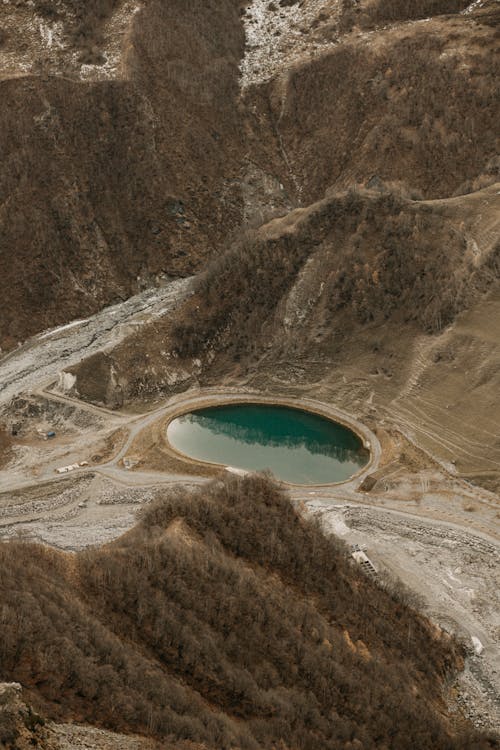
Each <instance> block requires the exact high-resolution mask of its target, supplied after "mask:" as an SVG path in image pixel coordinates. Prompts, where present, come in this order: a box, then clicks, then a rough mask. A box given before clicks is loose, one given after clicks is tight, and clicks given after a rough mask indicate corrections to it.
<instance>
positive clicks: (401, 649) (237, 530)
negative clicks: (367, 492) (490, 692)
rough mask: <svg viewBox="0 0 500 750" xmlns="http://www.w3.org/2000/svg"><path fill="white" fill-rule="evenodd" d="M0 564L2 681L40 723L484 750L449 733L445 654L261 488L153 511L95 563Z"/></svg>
mask: <svg viewBox="0 0 500 750" xmlns="http://www.w3.org/2000/svg"><path fill="white" fill-rule="evenodd" d="M0 554H1V557H2V567H3V568H4V569H5V570H6V572H7V575H5V576H3V577H2V584H1V586H2V592H1V593H2V602H3V608H4V609H3V612H4V614H3V636H4V637H3V639H2V643H1V646H0V660H1V664H2V672H3V674H4V675H6V676H8V677H9V678H12V679H16V680H19V681H20V682H21V683H22V684H23V686H24V687H25V688H26V689H28V691H29V694H30V695H31V699H32V701H33V703H34V704H35V705H36V707H37V708H40V709H43V710H44V711H45V712H46V713H47V714H48V716H49V717H50V716H51V717H53V718H58V719H61V718H65V717H67V716H68V715H70V716H72V718H73V719H77V720H80V721H85V722H90V723H98V724H100V725H103V726H106V727H108V728H111V729H115V730H120V731H129V732H130V731H139V732H142V733H145V734H149V735H152V736H154V737H157V738H159V737H168V738H170V739H171V740H174V739H190V740H194V741H198V742H202V743H204V744H205V745H206V746H207V747H208V748H214V749H215V748H218V750H220V748H226V747H227V748H229V747H233V748H260V747H262V748H269V747H282V748H292V747H293V748H315V747H318V745H320V746H321V747H323V748H325V749H326V748H335V749H337V748H350V749H351V750H352V749H353V748H358V749H359V750H361V748H367V749H368V748H381V747H385V748H401V747H411V746H415V747H427V748H429V750H430V749H431V748H436V750H437V749H438V748H439V749H441V748H442V749H443V750H444V749H445V748H450V750H451V748H471V750H472V748H477V749H479V748H488V747H495V746H496V745H495V741H494V739H493V738H490V740H488V739H487V738H486V736H483V737H482V736H481V735H479V734H477V733H474V734H470V733H469V731H468V730H467V729H465V728H461V727H458V728H456V729H453V728H452V726H451V725H450V723H449V720H448V717H447V715H446V708H445V704H444V702H443V698H442V690H443V688H444V680H445V679H446V677H447V676H450V675H451V674H452V673H453V671H454V670H455V669H456V668H457V667H458V666H459V665H460V664H461V650H460V648H459V647H458V645H457V644H455V643H454V642H453V641H452V640H451V639H450V637H449V636H448V635H447V634H446V633H444V632H442V631H440V630H439V629H437V628H436V627H435V626H432V625H431V624H430V623H429V622H428V621H426V620H425V619H424V618H423V617H421V616H420V615H417V614H416V613H415V612H414V611H413V610H412V609H411V608H410V607H409V606H408V604H407V602H406V600H405V598H404V596H401V595H398V594H397V593H396V592H395V591H394V590H392V589H390V588H389V589H388V590H384V588H380V587H377V586H376V585H375V584H374V583H373V582H372V581H371V580H369V579H368V578H366V577H365V576H364V575H363V574H362V573H360V572H359V569H358V568H357V567H355V566H354V567H353V565H354V564H353V563H352V564H351V563H350V562H349V558H348V557H347V556H346V553H345V552H344V550H343V549H342V548H341V547H339V546H338V543H337V542H335V541H334V540H333V539H327V538H326V537H324V536H323V534H322V532H321V531H320V530H319V528H317V527H316V526H314V525H312V524H311V522H309V521H305V520H304V519H302V518H301V517H300V516H299V515H298V514H297V512H296V511H295V510H294V509H293V507H292V506H291V505H290V503H289V501H288V500H287V499H286V497H284V496H283V494H282V493H281V492H280V491H279V490H277V489H276V487H274V486H273V485H272V484H271V483H270V482H269V481H268V480H267V479H265V478H259V477H255V478H252V479H245V480H240V479H236V478H233V479H228V480H226V481H225V482H221V481H216V482H215V483H212V484H211V485H210V486H208V487H207V488H204V489H201V490H199V491H198V492H197V493H196V494H194V495H192V496H189V495H188V494H187V493H186V492H184V491H178V492H174V493H172V494H170V495H166V496H165V498H164V499H163V500H161V501H158V502H157V503H156V504H154V505H152V506H150V507H149V508H146V510H145V513H144V516H143V519H142V521H141V523H140V524H139V525H138V526H137V527H136V529H134V530H133V531H132V532H130V533H129V534H128V535H126V536H125V537H122V538H121V539H120V540H118V541H117V542H116V543H114V544H111V545H108V546H107V547H104V548H102V549H101V550H89V551H87V552H85V553H80V554H78V555H77V556H76V557H69V556H65V555H63V554H61V553H56V552H53V551H50V550H47V549H45V548H41V547H37V546H35V545H29V544H28V545H26V544H22V543H12V544H9V545H4V546H3V548H0ZM424 717H425V718H424Z"/></svg>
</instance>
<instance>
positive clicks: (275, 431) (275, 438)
mask: <svg viewBox="0 0 500 750" xmlns="http://www.w3.org/2000/svg"><path fill="white" fill-rule="evenodd" d="M167 436H168V439H169V441H170V443H171V445H172V446H173V447H174V448H176V449H177V450H179V451H181V452H182V453H185V454H186V455H188V456H190V457H192V458H196V459H200V460H203V461H211V462H214V463H220V464H225V465H226V466H234V467H237V468H240V469H247V470H254V471H261V470H264V469H270V470H271V471H272V473H273V474H274V475H275V476H276V477H277V478H278V479H283V480H284V481H287V482H293V483H296V484H321V483H327V482H341V481H344V480H346V479H348V478H349V477H350V476H352V475H353V474H355V473H356V472H357V471H358V470H359V469H360V468H361V467H363V466H364V465H365V464H366V463H367V462H368V459H369V452H368V451H367V450H366V449H365V448H364V447H363V444H362V441H361V440H360V438H359V437H358V436H357V435H356V434H355V433H353V432H352V431H351V430H349V429H348V428H346V427H344V426H342V425H340V424H337V423H335V422H332V421H330V420H329V419H326V418H324V417H321V416H319V415H318V414H314V413H312V412H306V411H301V410H299V409H291V408H289V407H284V406H268V405H258V404H236V405H231V406H217V407H210V408H208V409H200V410H198V411H196V412H191V413H189V414H184V415H182V416H181V417H178V418H177V419H174V420H173V421H172V422H171V423H170V424H169V426H168V430H167Z"/></svg>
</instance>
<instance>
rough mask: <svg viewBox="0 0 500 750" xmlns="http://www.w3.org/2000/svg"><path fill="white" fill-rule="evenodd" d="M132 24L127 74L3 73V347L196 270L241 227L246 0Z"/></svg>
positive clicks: (169, 10) (171, 9)
mask: <svg viewBox="0 0 500 750" xmlns="http://www.w3.org/2000/svg"><path fill="white" fill-rule="evenodd" d="M68 3H69V0H68ZM50 5H51V6H52V5H53V4H52V3H51V4H50ZM69 5H70V6H71V7H72V8H73V6H74V7H75V8H76V7H78V8H80V9H81V14H77V16H72V18H74V21H75V24H80V26H79V27H78V28H80V31H81V33H82V34H84V35H86V34H87V31H86V30H88V33H89V34H90V37H91V36H92V34H93V31H92V29H93V28H94V21H92V20H91V19H92V18H94V15H93V14H90V15H89V13H90V10H89V9H91V8H92V7H94V4H93V3H81V2H78V3H73V2H71V3H69ZM69 5H68V7H69ZM105 6H106V8H107V9H108V10H109V9H110V8H111V2H109V3H106V4H105ZM99 7H103V8H104V6H101V5H99ZM134 18H135V19H140V22H139V21H138V20H136V21H135V22H134V24H133V26H132V27H131V29H130V32H129V36H128V39H127V67H126V70H125V73H126V75H125V77H121V78H120V80H114V81H101V82H98V83H95V82H94V83H92V82H81V81H78V80H71V77H70V76H69V77H68V76H49V75H46V74H45V73H44V71H43V70H42V71H41V73H40V75H29V76H26V75H24V76H23V77H20V78H19V77H16V78H12V79H10V80H8V79H7V80H0V98H1V100H2V103H3V106H2V112H1V114H0V154H1V156H2V158H1V167H0V258H1V259H2V273H1V275H0V296H1V298H2V315H1V325H0V346H1V347H2V348H5V347H10V346H12V345H15V344H16V343H17V341H18V340H20V339H23V338H25V337H26V336H28V335H30V334H32V333H35V332H36V331H39V330H40V329H41V328H45V327H48V326H50V325H56V324H59V323H64V322H66V321H67V320H68V319H69V318H71V317H73V318H74V317H81V316H82V315H87V314H90V313H92V312H94V311H96V310H97V309H100V308H101V307H102V306H103V305H104V304H106V303H110V302H112V301H118V300H119V299H123V298H125V297H128V296H130V294H132V293H134V292H136V291H138V290H139V289H140V288H142V286H144V285H148V284H151V283H154V282H155V280H156V279H157V278H158V277H161V276H162V275H169V276H182V275H186V274H190V273H192V272H194V271H195V270H196V269H197V268H199V267H200V265H201V264H202V262H203V260H204V259H205V258H206V257H207V256H209V255H210V254H211V253H213V252H214V251H215V249H216V248H218V247H219V246H220V244H221V243H222V242H223V241H224V239H225V237H226V236H227V234H228V233H229V232H232V231H233V230H234V228H235V227H237V226H239V224H240V221H241V206H240V196H239V188H238V186H237V184H236V183H235V181H234V178H235V177H236V176H237V175H238V172H239V169H240V156H241V152H240V147H241V129H240V127H239V123H240V111H239V109H238V105H237V97H238V80H237V78H238V67H237V66H238V62H239V58H240V56H241V54H242V49H243V31H242V28H241V21H240V18H239V11H238V3H235V2H233V1H232V0H224V1H223V2H221V1H220V0H218V1H217V2H215V0H212V1H211V2H202V1H201V0H196V2H190V3H188V4H186V3H185V2H181V1H180V0H176V1H175V2H169V3H164V2H161V1H160V0H152V1H151V2H149V3H147V5H146V6H145V7H144V9H143V10H142V11H141V13H140V14H136V15H135V16H134ZM78 19H80V20H78ZM80 22H81V23H80ZM75 28H76V27H75ZM194 31H195V33H194ZM79 33H80V32H79ZM90 37H89V38H90ZM91 46H92V45H91Z"/></svg>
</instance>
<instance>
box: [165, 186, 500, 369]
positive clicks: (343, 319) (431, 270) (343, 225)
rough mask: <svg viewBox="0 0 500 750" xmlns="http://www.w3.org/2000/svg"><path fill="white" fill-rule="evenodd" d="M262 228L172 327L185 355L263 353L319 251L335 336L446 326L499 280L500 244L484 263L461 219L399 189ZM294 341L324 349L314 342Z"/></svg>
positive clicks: (329, 203) (326, 313) (340, 201)
mask: <svg viewBox="0 0 500 750" xmlns="http://www.w3.org/2000/svg"><path fill="white" fill-rule="evenodd" d="M262 234H263V235H264V236H262V235H261V236H260V237H257V238H256V239H255V240H254V241H253V242H247V243H241V244H240V245H237V246H236V247H233V248H231V250H230V251H229V252H227V253H226V254H224V255H223V256H221V257H220V258H218V259H217V260H215V261H214V262H213V263H212V264H211V265H210V266H209V268H208V270H207V272H206V273H205V274H204V275H203V276H202V277H201V278H200V280H199V281H198V285H197V289H196V294H195V296H194V297H192V298H191V299H189V300H188V301H187V302H186V303H185V305H184V307H183V308H182V309H181V311H180V314H179V317H178V318H177V320H176V322H175V324H174V327H173V331H172V336H173V340H174V343H175V345H176V348H177V351H178V354H179V355H180V356H181V357H192V356H195V357H200V356H204V355H206V354H207V353H213V352H214V351H216V352H217V353H221V352H228V353H229V354H230V356H231V357H232V358H233V359H236V360H238V359H240V358H241V357H242V356H248V355H251V354H255V353H257V352H258V351H259V347H263V346H264V345H265V343H266V341H268V340H269V336H266V334H269V335H270V331H271V330H272V326H273V323H274V325H276V323H277V320H276V318H275V315H276V313H277V311H278V310H279V305H280V303H281V302H282V301H283V300H285V299H286V297H287V296H288V295H289V293H290V291H291V288H292V286H293V285H294V284H295V282H296V280H297V278H298V277H299V275H300V274H301V273H302V272H303V271H304V269H305V264H306V263H307V262H308V261H310V260H311V259H314V258H318V264H319V265H320V267H321V291H320V297H319V299H317V301H316V303H315V305H316V308H317V311H316V318H318V316H320V317H321V321H322V322H321V324H322V327H323V328H326V330H327V331H328V336H327V341H331V339H332V338H333V337H335V336H336V335H340V337H341V338H344V337H345V336H346V334H350V333H352V331H353V330H355V329H356V327H361V326H363V325H364V324H367V323H374V324H382V323H383V322H384V321H387V320H391V321H392V322H398V323H400V324H406V325H414V326H415V325H416V326H417V327H418V328H419V329H420V330H422V331H428V332H436V331H439V330H441V329H442V328H443V327H445V326H446V325H448V324H449V323H450V322H452V321H453V319H454V318H455V316H456V315H457V313H458V312H460V311H461V310H462V309H464V308H465V307H466V306H467V305H468V304H470V302H471V301H472V300H473V299H474V298H475V296H476V295H477V294H478V293H480V292H484V291H485V290H486V289H487V288H488V286H489V285H490V284H492V283H493V282H494V281H495V280H498V279H499V278H500V246H497V247H496V249H494V250H493V251H492V252H491V253H490V254H489V255H488V256H487V257H486V258H485V259H484V261H483V263H482V264H480V265H479V266H478V265H477V264H475V263H474V262H473V259H472V257H469V256H468V255H467V252H466V249H467V241H466V234H465V233H462V232H460V231H457V228H456V225H455V223H454V222H451V221H450V220H449V218H447V217H446V216H444V215H443V213H442V212H441V211H439V210H436V209H433V208H432V207H431V206H430V205H428V204H425V203H419V202H411V201H408V200H407V199H404V198H402V197H399V196H397V195H395V194H394V193H393V192H391V191H382V192H379V193H377V194H373V193H370V192H359V191H348V192H347V193H344V194H338V195H334V196H332V197H331V198H330V199H326V200H325V201H323V202H321V203H319V204H318V205H317V206H316V207H314V208H311V209H309V210H308V211H307V212H305V213H302V212H297V218H296V221H295V222H293V221H292V220H291V217H289V218H287V220H285V221H283V222H280V221H277V222H274V223H271V224H270V225H269V230H268V232H267V235H268V236H266V235H265V233H262ZM317 286H318V285H317V284H316V287H317ZM311 294H313V295H314V296H317V293H316V292H315V291H311ZM200 311H203V312H202V313H200ZM308 314H309V315H313V314H314V313H313V312H312V310H311V309H309V310H308ZM296 345H297V346H301V347H302V348H304V347H306V346H309V347H310V346H311V345H315V346H316V348H318V344H317V341H316V342H314V343H313V342H311V341H308V340H307V339H305V340H303V341H302V342H300V344H299V342H297V344H296ZM260 351H262V349H260Z"/></svg>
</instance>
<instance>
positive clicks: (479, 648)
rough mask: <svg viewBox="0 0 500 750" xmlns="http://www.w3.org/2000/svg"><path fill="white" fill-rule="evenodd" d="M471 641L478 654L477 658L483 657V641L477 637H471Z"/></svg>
mask: <svg viewBox="0 0 500 750" xmlns="http://www.w3.org/2000/svg"><path fill="white" fill-rule="evenodd" d="M471 641H472V646H473V648H474V653H475V654H476V656H481V654H482V653H483V651H484V646H483V644H482V643H481V641H480V640H479V638H476V636H475V635H472V636H471Z"/></svg>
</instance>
